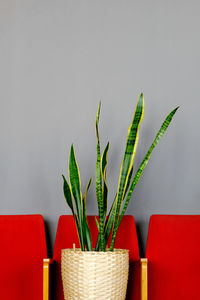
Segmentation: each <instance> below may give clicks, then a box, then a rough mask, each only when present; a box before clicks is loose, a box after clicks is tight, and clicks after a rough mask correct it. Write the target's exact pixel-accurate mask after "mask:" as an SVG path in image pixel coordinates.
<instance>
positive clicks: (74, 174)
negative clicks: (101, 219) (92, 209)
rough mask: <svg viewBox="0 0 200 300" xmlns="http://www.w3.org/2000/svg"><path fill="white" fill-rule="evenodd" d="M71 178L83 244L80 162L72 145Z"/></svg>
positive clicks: (70, 156)
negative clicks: (77, 160) (78, 162)
mask: <svg viewBox="0 0 200 300" xmlns="http://www.w3.org/2000/svg"><path fill="white" fill-rule="evenodd" d="M69 179H70V184H71V190H72V194H73V197H74V200H75V203H76V209H77V214H78V220H79V224H80V240H81V245H82V246H83V245H84V238H83V226H82V222H83V204H82V194H81V179H80V172H79V168H78V164H77V162H76V157H75V153H74V147H73V145H72V146H71V149H70V155H69Z"/></svg>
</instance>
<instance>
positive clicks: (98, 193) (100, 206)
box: [95, 102, 105, 251]
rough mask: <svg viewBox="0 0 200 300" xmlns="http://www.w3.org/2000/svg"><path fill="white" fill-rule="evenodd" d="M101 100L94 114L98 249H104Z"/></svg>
mask: <svg viewBox="0 0 200 300" xmlns="http://www.w3.org/2000/svg"><path fill="white" fill-rule="evenodd" d="M100 107H101V102H100V103H99V108H98V111H97V115H96V136H97V161H96V176H95V186H96V196H97V203H98V211H99V235H100V250H101V251H104V249H105V243H104V203H103V195H102V176H101V154H100V142H99V129H98V124H99V115H100Z"/></svg>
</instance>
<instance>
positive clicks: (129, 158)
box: [113, 94, 144, 233]
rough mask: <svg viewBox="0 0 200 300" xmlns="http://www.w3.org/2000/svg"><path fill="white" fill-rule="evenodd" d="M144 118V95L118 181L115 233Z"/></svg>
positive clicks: (129, 135)
mask: <svg viewBox="0 0 200 300" xmlns="http://www.w3.org/2000/svg"><path fill="white" fill-rule="evenodd" d="M143 116H144V97H143V94H141V95H140V97H139V99H138V102H137V106H136V109H135V113H134V117H133V120H132V123H131V125H130V127H129V129H128V134H127V141H126V148H125V153H124V158H123V161H122V165H121V169H120V175H119V181H118V190H117V197H116V211H115V218H114V225H113V226H114V228H113V233H114V232H115V231H116V228H117V224H118V219H119V213H120V209H121V204H122V201H123V199H124V196H125V192H126V187H127V184H128V182H129V178H130V177H129V175H130V173H131V172H132V168H133V163H134V158H135V154H136V149H137V145H138V138H139V127H140V123H141V122H142V119H143Z"/></svg>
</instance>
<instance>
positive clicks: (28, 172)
mask: <svg viewBox="0 0 200 300" xmlns="http://www.w3.org/2000/svg"><path fill="white" fill-rule="evenodd" d="M199 15H200V2H199V1H197V0H192V1H187V0H168V1H160V0H150V1H149V0H148V1H147V0H134V1H117V0H115V1H108V0H107V1H95V0H91V1H89V0H85V1H84V0H82V1H76V0H67V1H66V0H57V1H55V0H54V1H53V0H40V1H39V0H28V1H27V0H18V1H17V0H0V82H1V85H0V105H1V108H0V142H1V147H0V199H1V201H0V212H1V214H22V213H23V214H27V213H41V214H42V215H43V216H44V217H45V220H46V221H47V224H48V230H49V235H50V239H51V247H53V243H54V238H55V233H56V225H57V220H58V217H59V215H61V214H66V213H69V210H68V208H67V207H66V205H65V201H64V197H63V193H62V178H61V174H62V173H63V172H64V173H66V172H67V161H68V153H69V149H70V145H71V143H72V142H73V143H74V146H75V150H76V155H77V159H78V162H79V165H80V171H81V177H82V187H83V188H85V186H86V183H87V181H88V179H89V177H90V176H93V178H94V175H95V146H96V138H95V130H94V122H95V115H96V111H97V107H98V102H99V100H100V99H101V100H102V114H101V118H100V135H101V141H102V148H103V146H104V145H105V144H106V142H107V141H108V140H109V141H110V152H109V166H108V184H109V200H110V201H111V200H112V199H113V196H114V194H115V190H116V184H117V179H118V173H119V169H120V164H121V160H122V153H123V149H124V145H125V141H126V133H127V128H128V126H129V123H130V121H131V119H132V115H133V111H134V108H135V104H136V101H137V98H138V96H139V94H140V92H141V91H143V92H144V96H145V101H146V111H145V118H144V121H143V124H142V127H141V133H140V142H139V148H138V152H137V156H136V166H138V164H139V162H140V161H141V160H142V158H143V156H144V154H145V153H146V151H147V149H148V146H149V145H150V143H151V141H152V139H153V138H154V136H155V133H156V131H157V130H158V128H159V127H160V124H161V122H162V121H163V119H164V117H165V116H166V114H167V113H168V112H169V111H170V110H171V109H173V108H174V107H176V106H177V105H180V106H181V107H180V110H179V111H178V113H177V115H176V116H175V119H174V121H173V124H172V125H171V126H170V128H169V130H168V132H167V134H166V135H165V137H164V138H163V140H162V141H161V142H160V144H159V146H158V148H157V149H155V152H154V153H153V155H152V158H151V161H150V163H149V165H148V166H147V168H146V169H145V172H144V174H143V176H142V178H141V181H140V183H139V184H138V186H137V188H136V190H135V193H134V195H133V200H134V201H132V202H131V203H130V205H129V207H128V213H129V214H133V215H134V216H135V218H136V221H137V226H138V233H139V236H140V246H141V252H142V254H143V253H144V247H145V242H146V235H147V228H148V221H149V216H150V215H151V214H154V213H164V214H166V213H175V214H185V213H186V214H200V184H199V152H200V142H199V125H200V120H199V108H200V102H199V99H200V38H199V27H200V18H199ZM87 210H88V213H89V214H95V213H96V200H95V189H94V183H93V185H92V187H91V189H90V191H89V193H88V202H87Z"/></svg>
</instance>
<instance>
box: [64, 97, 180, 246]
mask: <svg viewBox="0 0 200 300" xmlns="http://www.w3.org/2000/svg"><path fill="white" fill-rule="evenodd" d="M100 108H101V103H99V107H98V111H97V115H96V124H95V125H96V139H97V146H96V152H97V160H96V174H95V187H96V198H97V205H98V216H99V218H98V220H97V218H96V225H97V227H98V232H99V234H98V239H97V242H96V247H95V250H96V251H106V249H107V247H108V240H109V237H110V236H111V244H110V251H113V249H114V244H115V238H116V235H117V230H118V228H119V225H120V223H121V220H122V218H123V216H124V214H125V211H126V209H127V206H128V204H129V201H130V199H131V196H132V193H133V191H134V188H135V186H136V184H137V183H138V181H139V179H140V177H141V175H142V172H143V170H144V168H145V167H146V165H147V163H148V161H149V159H150V157H151V153H152V151H153V149H154V148H155V147H156V145H157V144H158V142H159V140H160V139H161V138H162V136H163V135H164V133H165V131H166V130H167V128H168V126H169V124H170V122H171V120H172V118H173V116H174V114H175V113H176V111H177V109H178V107H176V108H175V109H174V110H172V111H171V112H170V113H169V114H168V116H167V117H166V119H165V120H164V122H163V124H162V126H161V127H160V130H159V131H158V133H157V135H156V137H155V139H154V141H153V143H152V145H151V146H150V148H149V150H148V151H147V153H146V155H145V157H144V159H143V161H142V162H141V164H140V166H139V168H138V169H137V170H136V172H135V174H134V175H133V170H134V159H135V154H136V150H137V145H138V139H139V128H140V124H141V122H142V120H143V116H144V97H143V94H141V95H140V97H139V99H138V102H137V105H136V109H135V113H134V116H133V120H132V122H131V124H130V126H129V128H128V133H127V141H126V147H125V152H124V156H123V160H122V164H121V169H120V174H119V179H118V186H117V190H116V195H115V198H114V200H113V203H112V206H111V209H110V211H109V213H108V215H107V198H108V186H107V182H106V169H107V155H108V150H109V143H107V145H106V147H105V149H104V150H103V152H102V154H101V150H100V140H99V128H98V125H99V116H100ZM63 180H64V183H63V191H64V196H65V199H66V202H67V204H68V206H69V207H70V209H71V211H72V213H73V216H74V219H75V222H76V227H77V232H78V236H79V241H80V246H81V250H82V251H85V250H87V251H92V241H91V233H90V230H89V226H88V222H87V215H86V195H87V191H88V189H89V187H90V184H91V181H92V179H90V180H89V182H88V185H87V187H86V190H85V193H84V195H83V196H82V192H81V179H80V173H79V167H78V163H77V161H76V158H75V152H74V147H73V145H72V146H71V150H70V155H69V183H68V181H67V180H66V178H65V176H64V175H63Z"/></svg>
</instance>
